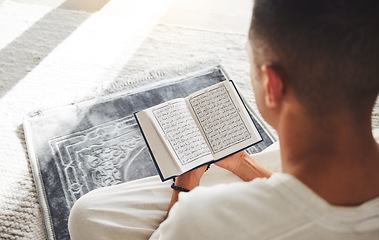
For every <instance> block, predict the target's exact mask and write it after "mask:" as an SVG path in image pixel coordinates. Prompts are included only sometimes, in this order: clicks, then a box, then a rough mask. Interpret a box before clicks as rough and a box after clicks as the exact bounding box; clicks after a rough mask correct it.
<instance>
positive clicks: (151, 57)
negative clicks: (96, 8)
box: [0, 1, 379, 239]
mask: <svg viewBox="0 0 379 240" xmlns="http://www.w3.org/2000/svg"><path fill="white" fill-rule="evenodd" d="M125 21H127V20H126V19H124V18H123V16H117V17H116V16H109V15H106V14H102V13H101V11H100V12H99V13H94V14H89V13H86V12H78V11H72V10H64V9H52V8H48V7H42V6H35V5H28V4H20V3H14V2H8V1H5V2H4V3H2V4H1V5H0V32H1V33H2V36H1V38H0V119H1V121H0V132H1V134H0V171H1V173H2V174H1V175H0V182H1V183H2V184H1V185H0V239H46V234H45V230H44V225H43V221H42V214H41V211H40V205H39V201H38V198H37V192H36V188H35V183H34V180H33V175H32V172H31V166H30V162H29V159H28V154H27V151H26V143H25V136H24V131H23V127H22V123H23V120H24V118H25V117H26V116H28V114H29V113H30V112H33V111H37V113H38V111H39V110H42V112H43V111H44V110H47V109H53V108H59V107H61V106H66V105H68V104H71V103H77V102H80V101H83V100H86V99H93V98H95V97H99V96H103V95H106V94H109V93H116V92H120V91H124V90H131V89H134V88H137V87H141V86H144V85H146V84H150V83H152V82H156V81H160V80H162V79H167V78H171V77H172V76H178V75H179V76H180V75H185V73H188V72H191V71H193V70H195V69H196V68H197V67H198V66H209V65H211V64H215V63H221V65H222V66H223V67H224V68H225V69H226V71H227V73H228V75H229V76H230V78H232V79H233V80H234V81H235V82H236V83H237V84H238V86H240V88H241V92H242V93H243V94H244V95H245V96H246V98H247V101H248V102H249V103H250V104H251V105H252V106H255V104H254V97H253V95H252V88H251V85H250V80H249V64H248V59H247V55H246V53H245V43H246V38H247V35H245V34H232V33H223V32H212V31H205V30H198V29H189V28H184V27H176V26H167V25H157V26H155V27H154V28H153V29H152V31H151V32H150V33H149V35H148V36H147V37H146V38H144V41H143V42H142V43H141V44H140V42H138V41H135V39H130V38H128V35H130V33H129V32H128V31H125V28H124V27H123V24H121V23H122V22H125ZM104 23H105V24H104ZM136 46H139V47H138V50H137V51H135V48H134V47H136ZM373 119H374V121H373V124H374V126H376V127H378V126H379V107H378V105H377V106H376V107H375V110H374V118H373Z"/></svg>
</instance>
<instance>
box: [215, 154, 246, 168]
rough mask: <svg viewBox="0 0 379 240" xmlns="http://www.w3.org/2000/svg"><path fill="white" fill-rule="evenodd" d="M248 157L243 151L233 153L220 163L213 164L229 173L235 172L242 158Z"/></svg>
mask: <svg viewBox="0 0 379 240" xmlns="http://www.w3.org/2000/svg"><path fill="white" fill-rule="evenodd" d="M247 157H250V156H249V154H248V153H247V152H246V151H245V150H244V151H240V152H238V153H235V154H233V155H231V156H229V157H227V158H224V159H222V160H221V161H218V162H216V163H215V164H216V165H217V166H219V167H222V168H224V169H226V170H229V171H231V172H233V173H234V172H236V171H237V169H239V168H240V165H241V162H242V161H243V160H244V158H247Z"/></svg>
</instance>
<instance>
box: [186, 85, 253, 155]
mask: <svg viewBox="0 0 379 240" xmlns="http://www.w3.org/2000/svg"><path fill="white" fill-rule="evenodd" d="M228 84H230V85H231V83H229V82H226V83H224V84H218V85H216V86H215V87H214V88H212V89H209V90H207V91H204V92H202V93H199V94H196V95H194V96H191V97H190V98H189V104H190V106H191V107H192V109H193V112H194V115H195V116H196V118H197V120H198V122H199V124H200V126H201V129H202V131H203V133H204V135H205V137H206V139H207V141H208V144H209V146H210V148H211V150H212V152H213V154H215V155H217V153H221V152H223V151H224V150H227V149H228V148H231V147H233V146H236V147H237V146H238V147H240V146H241V144H240V143H243V142H245V141H246V140H250V139H252V138H253V139H254V141H255V140H257V139H258V140H259V138H258V137H257V136H255V134H254V128H255V127H254V126H253V123H252V121H251V119H249V118H248V117H246V116H248V115H247V112H246V109H244V106H243V104H242V102H241V104H240V103H238V102H237V101H240V98H239V97H238V94H237V93H235V95H233V94H232V93H233V92H232V90H234V91H235V89H234V87H233V86H228ZM250 142H251V141H250ZM251 144H252V143H251ZM237 150H240V149H236V151H237ZM224 152H225V151H224ZM223 154H224V153H223ZM229 154H230V153H229Z"/></svg>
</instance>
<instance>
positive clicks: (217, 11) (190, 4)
mask: <svg viewBox="0 0 379 240" xmlns="http://www.w3.org/2000/svg"><path fill="white" fill-rule="evenodd" d="M4 1H14V2H21V3H29V4H39V5H44V6H49V7H53V8H57V7H59V8H64V9H75V10H82V11H88V12H96V11H99V10H101V11H109V13H111V14H128V12H129V10H128V9H134V10H136V9H139V11H145V10H146V9H148V10H149V11H150V13H151V17H150V19H148V20H149V21H154V22H156V23H165V24H173V25H180V26H187V27H194V28H202V29H208V30H215V31H228V32H238V33H246V32H247V30H248V28H249V24H250V17H251V9H252V5H253V0H207V1H204V0H180V1H174V0H138V1H137V0H90V1H89V0H0V4H1V3H2V2H4ZM108 9H109V10H108ZM134 13H135V11H134Z"/></svg>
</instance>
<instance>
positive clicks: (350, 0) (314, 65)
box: [249, 0, 379, 114]
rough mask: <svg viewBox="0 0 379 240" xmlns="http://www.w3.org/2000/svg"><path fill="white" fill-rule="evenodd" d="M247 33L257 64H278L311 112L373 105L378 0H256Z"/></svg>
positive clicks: (377, 88) (378, 76) (378, 66)
mask: <svg viewBox="0 0 379 240" xmlns="http://www.w3.org/2000/svg"><path fill="white" fill-rule="evenodd" d="M249 37H250V40H251V43H252V48H253V55H254V61H255V62H256V65H258V66H259V65H260V64H263V63H269V64H272V65H273V67H276V68H277V69H279V70H280V71H281V72H282V74H283V78H284V79H285V81H288V83H289V84H290V86H291V87H292V88H293V89H294V92H295V95H296V97H297V98H298V100H299V101H300V102H302V103H303V105H304V106H305V107H306V108H307V109H309V111H310V112H311V113H316V114H320V113H322V114H331V113H335V112H337V113H338V112H339V111H340V110H343V111H345V110H347V109H355V110H353V111H358V110H359V108H360V107H362V106H366V108H367V104H368V103H370V104H371V106H370V109H371V110H372V107H373V105H374V102H375V99H376V97H377V95H378V93H379V1H378V0H375V1H372V0H371V1H368V0H256V1H255V3H254V9H253V17H252V21H251V27H250V33H249Z"/></svg>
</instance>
